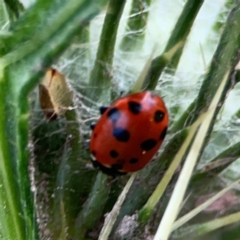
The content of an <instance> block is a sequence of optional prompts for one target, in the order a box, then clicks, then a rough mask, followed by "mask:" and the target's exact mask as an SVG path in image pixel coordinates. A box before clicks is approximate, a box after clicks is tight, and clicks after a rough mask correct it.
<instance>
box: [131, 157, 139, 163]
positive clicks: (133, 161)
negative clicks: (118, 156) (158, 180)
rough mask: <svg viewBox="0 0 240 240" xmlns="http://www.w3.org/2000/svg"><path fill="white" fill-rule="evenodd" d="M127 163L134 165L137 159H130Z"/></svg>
mask: <svg viewBox="0 0 240 240" xmlns="http://www.w3.org/2000/svg"><path fill="white" fill-rule="evenodd" d="M129 162H130V163H131V164H135V163H137V162H138V159H137V158H131V159H130V160H129Z"/></svg>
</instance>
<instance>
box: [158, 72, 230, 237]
mask: <svg viewBox="0 0 240 240" xmlns="http://www.w3.org/2000/svg"><path fill="white" fill-rule="evenodd" d="M229 74H230V70H229V68H228V71H227V72H226V74H225V75H224V77H223V79H222V82H221V84H220V86H219V88H218V90H217V92H216V94H215V96H214V98H213V101H212V102H211V105H210V107H209V110H208V112H207V115H206V118H205V119H204V120H203V122H202V124H201V126H200V128H199V131H198V133H197V135H196V137H195V140H194V142H193V145H192V147H191V149H190V151H189V154H188V156H187V158H186V161H185V164H184V166H183V169H182V171H181V174H180V176H179V178H178V181H177V183H176V186H175V188H174V191H173V194H172V196H171V199H170V201H169V203H168V206H167V209H166V210H165V213H164V215H163V218H162V221H161V222H160V225H159V227H158V230H157V232H156V235H155V237H154V240H167V239H168V237H169V235H170V233H171V229H172V225H173V222H174V221H175V219H176V217H177V214H178V211H179V207H180V204H181V202H182V200H183V197H184V194H185V191H186V189H187V186H188V183H189V180H190V178H191V175H192V171H193V169H194V166H195V164H196V161H197V158H198V153H199V151H200V150H201V147H202V144H203V142H204V139H205V136H206V134H207V131H208V128H209V126H210V124H211V120H212V118H213V116H214V112H215V110H216V108H217V105H218V102H219V100H220V98H221V95H222V92H223V90H224V87H225V85H226V82H227V80H228V77H229Z"/></svg>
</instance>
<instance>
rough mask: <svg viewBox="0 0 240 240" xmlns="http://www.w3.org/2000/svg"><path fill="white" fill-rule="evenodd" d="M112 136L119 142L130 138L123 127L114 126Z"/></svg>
mask: <svg viewBox="0 0 240 240" xmlns="http://www.w3.org/2000/svg"><path fill="white" fill-rule="evenodd" d="M113 136H114V137H115V138H116V139H117V140H118V141H120V142H127V141H128V140H129V138H130V134H129V132H128V131H127V130H125V129H124V128H114V129H113Z"/></svg>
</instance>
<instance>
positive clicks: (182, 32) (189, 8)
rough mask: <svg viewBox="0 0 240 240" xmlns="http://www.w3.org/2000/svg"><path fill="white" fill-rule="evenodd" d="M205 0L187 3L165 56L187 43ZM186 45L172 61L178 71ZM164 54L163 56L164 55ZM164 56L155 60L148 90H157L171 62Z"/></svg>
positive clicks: (147, 78)
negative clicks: (161, 77)
mask: <svg viewBox="0 0 240 240" xmlns="http://www.w3.org/2000/svg"><path fill="white" fill-rule="evenodd" d="M203 2H204V0H199V1H192V0H188V1H187V2H186V3H185V6H184V9H183V11H182V13H181V15H180V17H179V18H178V21H177V23H176V24H175V27H174V29H173V31H172V34H171V36H170V38H169V40H168V43H167V45H166V47H165V49H164V51H163V54H164V53H166V52H168V51H169V50H170V49H172V48H173V47H174V46H175V45H176V44H177V43H179V42H184V44H185V42H186V38H187V36H188V34H189V32H190V30H191V27H192V25H193V22H194V20H195V18H196V16H197V13H198V11H199V9H200V8H201V6H202V4H203ZM183 47H184V45H183V46H182V47H181V48H180V49H178V51H177V52H176V53H175V55H174V56H173V58H172V59H171V61H170V63H171V67H172V68H174V69H176V68H177V65H178V62H179V59H180V57H181V55H182V50H183ZM163 54H162V55H163ZM162 55H160V56H159V57H156V58H155V59H153V61H152V64H151V67H150V69H149V72H148V74H147V77H146V79H145V82H146V84H147V85H146V88H147V89H155V87H156V85H157V82H158V79H159V77H160V75H161V73H162V71H163V69H164V68H165V67H166V65H167V64H168V63H169V62H166V63H164V62H163V59H162Z"/></svg>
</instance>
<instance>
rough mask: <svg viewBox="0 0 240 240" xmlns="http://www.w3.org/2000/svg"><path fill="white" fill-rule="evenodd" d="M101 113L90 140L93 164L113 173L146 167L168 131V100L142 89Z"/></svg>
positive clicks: (118, 173)
mask: <svg viewBox="0 0 240 240" xmlns="http://www.w3.org/2000/svg"><path fill="white" fill-rule="evenodd" d="M100 112H101V114H102V116H101V117H100V119H99V121H98V122H97V123H96V125H92V130H93V132H92V135H91V140H90V151H91V160H92V162H93V165H94V166H95V167H98V168H99V169H100V170H101V171H103V172H104V173H106V174H109V175H112V176H116V175H122V174H126V173H128V172H135V171H138V170H140V169H142V168H143V167H144V166H145V165H146V164H147V163H148V162H149V161H150V160H151V158H152V157H153V156H154V154H155V153H156V152H157V150H158V149H159V147H160V146H161V144H162V142H163V140H164V137H165V135H166V132H167V127H168V112H167V109H166V107H165V104H164V101H163V100H162V99H161V98H160V97H159V96H158V95H156V94H153V93H151V92H148V91H145V92H139V93H135V94H131V95H128V96H125V97H121V98H120V99H118V100H117V101H115V102H114V103H113V104H112V105H111V106H110V107H108V108H105V107H102V108H100Z"/></svg>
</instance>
